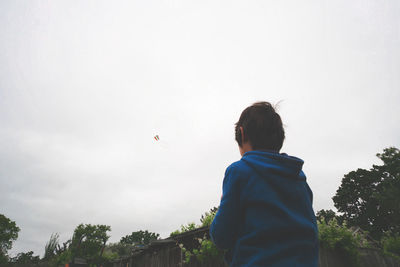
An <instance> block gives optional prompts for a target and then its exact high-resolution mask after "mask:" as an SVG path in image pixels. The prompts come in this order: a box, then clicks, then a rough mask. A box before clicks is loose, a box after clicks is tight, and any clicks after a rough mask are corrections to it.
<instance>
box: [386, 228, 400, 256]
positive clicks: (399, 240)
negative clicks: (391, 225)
mask: <svg viewBox="0 0 400 267" xmlns="http://www.w3.org/2000/svg"><path fill="white" fill-rule="evenodd" d="M381 243H382V247H383V253H384V254H386V255H389V256H391V257H394V258H396V259H398V260H400V235H399V234H398V233H396V234H391V233H390V232H386V233H385V234H384V236H383V238H382V241H381Z"/></svg>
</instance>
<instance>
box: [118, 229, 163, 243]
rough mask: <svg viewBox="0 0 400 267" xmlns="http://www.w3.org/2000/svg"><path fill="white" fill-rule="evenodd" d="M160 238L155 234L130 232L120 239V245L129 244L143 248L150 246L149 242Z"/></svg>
mask: <svg viewBox="0 0 400 267" xmlns="http://www.w3.org/2000/svg"><path fill="white" fill-rule="evenodd" d="M159 237H160V235H159V234H157V233H152V232H149V231H147V230H146V231H142V230H140V231H137V232H132V234H130V235H127V236H124V237H122V238H121V241H120V242H121V243H122V244H130V245H136V246H143V245H148V244H150V242H151V241H153V240H157V239H158V238H159Z"/></svg>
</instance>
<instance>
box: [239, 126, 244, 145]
mask: <svg viewBox="0 0 400 267" xmlns="http://www.w3.org/2000/svg"><path fill="white" fill-rule="evenodd" d="M240 138H241V139H242V145H243V144H244V131H243V127H242V126H240Z"/></svg>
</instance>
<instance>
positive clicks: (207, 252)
mask: <svg viewBox="0 0 400 267" xmlns="http://www.w3.org/2000/svg"><path fill="white" fill-rule="evenodd" d="M197 240H198V242H199V247H198V248H195V249H193V250H192V251H190V250H188V249H186V248H185V247H184V246H183V244H180V245H179V247H180V248H181V249H182V252H183V253H184V255H185V263H189V262H190V260H191V259H192V257H196V259H197V260H198V261H200V262H201V263H204V262H207V261H211V260H213V261H215V260H217V261H219V262H223V260H224V252H223V251H221V250H219V249H218V248H217V247H216V246H215V245H214V243H213V242H212V241H211V240H210V239H208V238H207V236H206V235H204V237H203V238H198V239H197Z"/></svg>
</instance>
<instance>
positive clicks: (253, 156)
mask: <svg viewBox="0 0 400 267" xmlns="http://www.w3.org/2000/svg"><path fill="white" fill-rule="evenodd" d="M241 160H242V161H244V162H245V163H246V164H247V165H249V166H250V167H251V168H252V169H254V171H256V172H257V173H258V174H259V175H260V176H264V174H268V173H269V174H271V173H274V174H277V175H279V176H283V177H288V178H291V179H302V180H304V179H305V176H304V174H303V172H302V171H301V170H302V167H303V164H304V161H303V160H301V159H299V158H296V157H292V156H289V155H287V154H285V153H282V154H279V153H275V152H269V151H259V150H254V151H249V152H246V153H245V154H244V155H243V157H242V159H241Z"/></svg>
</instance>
